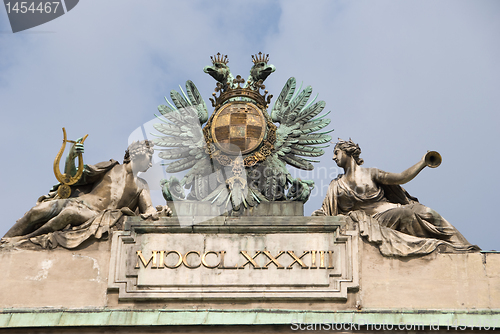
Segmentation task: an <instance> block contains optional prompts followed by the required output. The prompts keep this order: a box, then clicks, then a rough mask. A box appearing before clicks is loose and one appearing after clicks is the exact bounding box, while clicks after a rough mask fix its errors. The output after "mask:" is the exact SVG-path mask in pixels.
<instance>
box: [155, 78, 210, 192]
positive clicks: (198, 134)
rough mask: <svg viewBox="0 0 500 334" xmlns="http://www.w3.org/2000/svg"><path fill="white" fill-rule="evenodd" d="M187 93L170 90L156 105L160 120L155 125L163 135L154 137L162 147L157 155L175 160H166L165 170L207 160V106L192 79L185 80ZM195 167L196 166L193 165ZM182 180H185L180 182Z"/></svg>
mask: <svg viewBox="0 0 500 334" xmlns="http://www.w3.org/2000/svg"><path fill="white" fill-rule="evenodd" d="M186 91H187V95H186V94H185V93H184V91H183V90H182V88H181V93H179V92H176V91H175V90H172V91H171V92H170V98H171V99H172V102H173V104H171V103H170V102H169V101H168V100H167V98H165V100H166V101H167V103H168V105H160V106H158V111H159V112H160V113H161V116H156V117H157V118H158V119H159V120H160V121H161V123H157V124H154V125H153V126H154V128H155V129H156V130H157V131H159V132H160V133H161V134H162V135H158V136H157V137H158V138H156V139H154V140H153V142H154V144H155V145H156V146H159V147H163V148H160V149H158V148H156V150H159V151H161V152H160V153H159V154H158V156H159V157H160V158H162V159H165V160H175V161H173V162H171V163H168V164H167V169H166V171H167V172H168V173H176V172H180V171H183V170H186V169H189V168H192V167H193V166H195V165H197V164H200V168H201V169H203V167H201V166H202V165H205V164H206V161H205V160H206V159H208V155H207V154H206V153H205V140H204V137H203V132H202V129H201V127H202V125H203V124H204V123H205V122H206V121H207V120H208V109H207V106H206V104H205V101H203V98H202V97H201V95H200V93H199V92H198V89H197V88H196V86H195V85H194V83H193V82H191V81H187V82H186ZM194 169H195V170H196V169H197V168H194ZM181 183H184V182H181Z"/></svg>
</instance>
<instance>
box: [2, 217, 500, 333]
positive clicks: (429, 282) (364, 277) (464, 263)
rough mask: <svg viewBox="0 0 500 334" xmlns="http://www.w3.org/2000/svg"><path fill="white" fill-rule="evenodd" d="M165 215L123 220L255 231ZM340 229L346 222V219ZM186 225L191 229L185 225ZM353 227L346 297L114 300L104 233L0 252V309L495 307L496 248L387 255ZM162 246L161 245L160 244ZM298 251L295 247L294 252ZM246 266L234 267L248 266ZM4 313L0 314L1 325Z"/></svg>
mask: <svg viewBox="0 0 500 334" xmlns="http://www.w3.org/2000/svg"><path fill="white" fill-rule="evenodd" d="M168 219H170V220H171V222H172V226H170V227H168V226H162V224H165V221H162V222H148V223H147V224H140V221H139V220H137V221H134V219H131V220H130V221H129V222H127V225H128V226H129V228H132V227H133V229H135V230H137V231H138V230H139V229H143V230H144V231H143V232H144V233H151V231H154V230H156V231H157V232H159V233H167V232H169V231H171V232H172V233H173V234H180V233H186V234H193V235H195V234H196V232H203V233H205V234H208V233H209V232H207V231H214V233H226V232H228V231H231V230H233V231H235V232H236V234H239V233H241V234H245V235H247V234H252V233H254V231H255V230H254V227H251V226H250V227H249V222H251V221H252V218H251V217H218V218H217V219H215V220H214V221H211V222H210V221H207V222H206V223H204V224H202V225H194V226H190V227H181V226H179V225H178V224H177V225H176V226H175V225H174V221H175V218H168ZM322 219H323V220H322ZM328 219H331V217H288V218H287V217H259V218H253V224H254V225H255V228H259V229H261V231H265V232H266V233H267V232H271V231H273V230H274V231H275V233H276V234H282V233H284V230H285V229H286V228H289V227H290V226H295V227H294V228H296V229H298V228H299V226H300V229H301V230H300V231H301V233H307V232H309V233H311V234H312V235H314V234H315V233H318V232H319V231H321V230H322V229H323V230H324V229H325V226H327V224H326V221H327V220H328ZM269 220H272V221H273V224H274V225H273V226H270V224H269ZM312 222H314V224H312ZM340 225H342V224H340ZM271 227H272V228H271ZM340 228H341V229H344V228H345V229H349V226H344V227H343V226H340ZM186 229H187V230H189V231H190V232H186ZM203 229H205V231H203ZM143 232H140V233H143ZM210 233H211V232H210ZM355 233H356V235H355V238H357V239H358V244H359V246H360V247H359V253H358V256H359V261H360V262H359V269H358V270H359V271H358V275H359V277H360V281H359V290H358V291H350V292H348V293H347V299H344V300H338V299H337V300H315V301H314V302H308V301H304V300H293V301H279V300H265V299H255V300H247V301H245V300H240V301H239V302H236V303H235V302H232V301H230V300H226V301H220V300H219V301H209V300H184V299H180V300H176V301H168V302H165V301H162V300H151V301H147V302H145V301H141V302H138V301H134V300H133V299H131V300H120V299H119V298H118V293H117V292H116V291H107V288H108V274H109V267H108V265H109V259H110V254H111V251H110V249H111V240H107V241H99V242H95V243H93V244H86V245H82V247H81V248H79V249H76V250H73V251H68V250H65V249H55V250H50V251H48V250H43V249H40V248H35V247H33V248H32V249H18V250H11V251H6V250H2V251H0V273H2V274H1V275H2V276H1V277H2V280H0V308H1V309H3V310H4V311H5V310H6V309H14V308H15V309H22V310H25V311H26V310H27V311H30V310H32V311H34V310H40V309H41V308H47V307H48V308H59V309H63V310H71V309H74V308H80V309H82V308H85V309H93V310H102V309H111V310H121V309H128V310H133V309H135V310H142V309H152V308H154V309H165V310H167V309H170V310H174V309H176V310H180V309H185V310H187V309H193V307H195V308H196V309H199V310H231V309H233V310H244V309H246V310H259V309H260V310H263V309H264V310H266V309H281V310H308V311H312V310H317V311H325V312H326V311H353V312H359V310H358V308H359V309H361V311H367V310H375V311H376V310H385V311H389V312H392V311H391V310H401V309H404V310H414V311H415V312H417V311H418V312H420V311H422V310H424V311H426V312H427V311H428V310H461V312H467V313H470V312H473V311H474V310H479V311H480V310H495V309H500V275H499V274H498V273H499V272H500V254H498V253H465V254H453V253H437V252H434V253H432V254H430V255H427V256H423V257H410V258H404V259H403V258H398V257H393V258H389V257H384V256H382V255H381V254H380V252H379V250H378V249H377V248H376V247H375V246H373V245H371V244H369V243H367V242H365V241H364V240H363V239H362V238H360V237H359V236H358V231H355ZM131 240H132V239H131ZM312 241H313V239H311V242H312ZM211 242H214V241H211ZM313 246H314V245H313ZM168 248H169V247H168V245H166V249H168ZM310 248H311V249H312V247H310ZM193 249H194V248H193ZM287 250H293V249H292V248H290V249H287ZM300 251H301V250H297V253H298V252H300ZM134 265H135V263H134ZM248 266H249V265H247V266H246V268H245V269H244V270H241V272H246V271H249V270H250V269H249V268H248ZM295 266H296V265H295ZM156 270H159V269H156ZM162 270H170V269H162ZM252 270H254V269H253V268H252ZM269 270H271V269H268V271H269ZM302 270H303V271H307V270H305V269H299V268H298V267H297V268H295V267H294V269H291V270H287V269H283V270H282V272H283V274H282V275H283V277H285V278H284V279H288V278H287V277H286V276H287V275H290V273H291V272H292V271H302ZM308 270H309V269H308ZM195 271H196V269H193V272H195ZM237 271H240V270H237ZM385 311H384V312H385ZM8 319H10V318H8ZM8 319H7V318H5V319H4V318H2V317H0V325H1V324H2V323H4V320H5V321H8Z"/></svg>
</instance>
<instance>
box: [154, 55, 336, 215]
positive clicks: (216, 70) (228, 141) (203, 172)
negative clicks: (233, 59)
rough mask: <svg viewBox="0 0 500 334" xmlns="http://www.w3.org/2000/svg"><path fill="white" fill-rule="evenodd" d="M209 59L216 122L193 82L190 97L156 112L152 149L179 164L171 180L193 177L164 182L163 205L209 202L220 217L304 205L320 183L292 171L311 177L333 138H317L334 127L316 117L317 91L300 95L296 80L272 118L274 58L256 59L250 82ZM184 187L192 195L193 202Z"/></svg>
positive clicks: (218, 58) (319, 107) (220, 59)
mask: <svg viewBox="0 0 500 334" xmlns="http://www.w3.org/2000/svg"><path fill="white" fill-rule="evenodd" d="M210 58H211V59H212V65H211V66H206V67H205V68H204V72H205V73H208V74H210V75H211V76H212V77H213V78H214V79H215V80H217V86H216V88H215V92H214V93H213V94H212V95H213V98H210V101H211V102H212V107H214V111H213V113H212V114H211V115H210V117H209V113H208V108H207V105H206V104H205V101H204V100H203V98H202V97H201V95H200V93H199V91H198V89H197V88H196V86H195V85H194V83H193V82H191V81H187V82H186V92H184V91H183V90H182V88H181V92H180V93H179V92H177V91H174V90H172V91H171V92H170V98H171V99H172V102H173V104H172V103H170V102H169V101H168V100H167V99H166V98H165V100H166V101H167V103H168V106H167V105H160V106H159V107H158V110H159V111H160V113H161V116H157V117H158V119H159V120H160V121H161V123H158V124H155V125H154V127H155V129H156V130H158V131H159V132H160V133H161V134H162V135H158V138H156V139H155V140H154V144H155V145H156V146H159V147H162V148H156V150H160V151H161V152H160V153H159V157H160V158H162V159H165V160H175V161H173V162H170V163H168V164H167V169H166V171H167V172H168V173H177V172H182V171H185V170H189V171H188V172H187V173H186V174H185V175H184V177H183V178H182V179H181V180H180V181H179V180H178V179H177V178H175V177H173V176H172V177H171V178H170V179H169V180H162V184H163V195H164V197H165V199H166V200H167V201H173V200H194V201H209V202H212V203H213V204H215V205H217V206H218V207H219V208H220V211H221V213H222V212H228V211H239V210H241V208H242V207H246V208H248V207H252V206H256V205H258V204H259V203H261V202H266V201H281V200H296V201H301V202H306V201H307V199H308V198H309V195H310V192H311V190H312V188H313V187H314V182H312V181H303V180H300V179H294V178H293V177H292V176H291V174H290V173H289V171H288V170H287V168H286V164H289V165H291V166H293V167H296V168H299V169H303V170H312V169H313V168H314V167H313V165H312V164H311V162H318V161H315V160H310V159H309V158H311V157H319V156H321V155H323V153H324V151H323V149H322V148H324V147H328V145H325V146H322V144H325V143H328V142H329V141H330V140H331V137H330V136H329V135H328V134H327V133H329V132H331V131H333V130H330V131H326V132H318V131H319V130H321V129H323V128H325V127H326V126H327V125H328V124H330V119H328V118H325V116H326V115H328V113H326V114H324V115H322V116H318V115H319V114H320V113H321V112H322V111H323V108H324V107H325V102H324V101H319V102H316V103H315V100H316V98H314V99H313V100H312V101H309V97H310V96H311V93H312V88H311V87H310V86H308V87H306V88H305V89H304V90H302V91H301V88H299V89H298V90H297V91H296V82H295V78H293V77H292V78H290V79H288V81H287V83H286V84H285V86H284V87H283V90H282V91H281V94H280V95H279V96H278V98H277V100H276V101H275V103H274V105H273V107H272V109H271V113H270V114H268V112H267V109H268V106H269V103H270V101H271V98H272V95H269V96H268V95H267V94H268V91H267V90H265V86H264V85H263V82H264V80H265V79H266V78H267V77H268V76H269V75H270V74H271V73H272V72H274V71H275V70H276V68H275V67H274V66H273V65H270V64H268V61H269V55H263V54H262V53H261V52H259V54H257V55H255V56H252V61H253V63H254V65H253V66H252V68H251V69H250V76H249V77H248V79H247V80H246V81H245V80H244V79H242V78H241V76H239V75H238V76H236V77H234V76H233V75H232V74H231V70H230V69H229V67H228V66H227V64H228V59H227V56H223V55H221V54H220V53H218V54H217V55H215V56H214V57H210ZM261 90H264V94H262V93H261ZM296 92H297V93H296ZM299 92H300V93H299ZM217 94H219V95H218V96H217ZM308 101H309V102H308ZM275 123H279V126H276V125H275ZM183 188H185V189H189V190H190V191H189V193H188V195H187V196H185V194H184V190H183ZM287 190H288V191H287Z"/></svg>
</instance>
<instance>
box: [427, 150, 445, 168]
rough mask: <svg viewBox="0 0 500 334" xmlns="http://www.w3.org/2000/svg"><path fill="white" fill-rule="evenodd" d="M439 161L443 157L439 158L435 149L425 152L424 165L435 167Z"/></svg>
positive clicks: (439, 155)
mask: <svg viewBox="0 0 500 334" xmlns="http://www.w3.org/2000/svg"><path fill="white" fill-rule="evenodd" d="M441 161H443V158H441V154H439V153H438V152H436V151H429V152H427V153H426V154H425V165H426V166H427V167H430V168H436V167H437V166H439V165H441Z"/></svg>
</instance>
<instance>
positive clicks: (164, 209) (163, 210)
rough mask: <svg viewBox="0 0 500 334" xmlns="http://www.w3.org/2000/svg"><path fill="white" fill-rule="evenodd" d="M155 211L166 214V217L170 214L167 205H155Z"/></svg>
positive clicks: (170, 211)
mask: <svg viewBox="0 0 500 334" xmlns="http://www.w3.org/2000/svg"><path fill="white" fill-rule="evenodd" d="M156 212H157V213H158V215H162V216H167V217H170V216H172V209H170V208H169V207H168V205H157V206H156Z"/></svg>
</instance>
